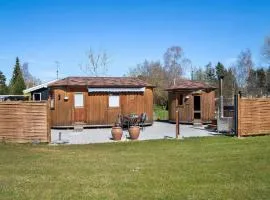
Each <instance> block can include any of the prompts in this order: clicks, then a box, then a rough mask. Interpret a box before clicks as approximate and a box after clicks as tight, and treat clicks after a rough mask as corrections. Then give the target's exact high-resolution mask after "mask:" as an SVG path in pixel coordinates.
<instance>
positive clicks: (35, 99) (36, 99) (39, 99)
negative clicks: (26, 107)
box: [33, 93, 41, 101]
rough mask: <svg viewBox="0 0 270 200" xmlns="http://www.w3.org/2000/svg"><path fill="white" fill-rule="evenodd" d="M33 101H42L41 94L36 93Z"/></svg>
mask: <svg viewBox="0 0 270 200" xmlns="http://www.w3.org/2000/svg"><path fill="white" fill-rule="evenodd" d="M33 100H34V101H41V93H34V94H33Z"/></svg>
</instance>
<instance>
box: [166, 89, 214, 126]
mask: <svg viewBox="0 0 270 200" xmlns="http://www.w3.org/2000/svg"><path fill="white" fill-rule="evenodd" d="M180 94H182V95H183V98H185V96H187V95H189V98H188V99H185V100H184V101H183V102H184V103H183V105H182V106H181V105H180V106H179V105H176V96H179V95H180ZM200 96H201V119H202V122H209V121H211V120H212V119H214V115H215V92H214V91H212V92H209V93H202V94H200ZM177 106H179V112H180V118H179V120H180V122H183V123H192V122H193V120H194V96H193V95H192V94H191V92H184V91H183V92H173V91H170V92H169V98H168V108H169V120H170V121H173V122H175V112H176V107H177Z"/></svg>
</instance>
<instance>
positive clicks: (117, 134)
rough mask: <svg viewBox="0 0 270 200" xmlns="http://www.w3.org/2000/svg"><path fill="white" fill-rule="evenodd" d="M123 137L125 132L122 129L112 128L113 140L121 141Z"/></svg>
mask: <svg viewBox="0 0 270 200" xmlns="http://www.w3.org/2000/svg"><path fill="white" fill-rule="evenodd" d="M122 135H123V130H122V128H121V127H112V137H113V140H121V138H122Z"/></svg>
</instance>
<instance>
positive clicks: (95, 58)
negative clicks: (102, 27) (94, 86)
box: [80, 49, 109, 77]
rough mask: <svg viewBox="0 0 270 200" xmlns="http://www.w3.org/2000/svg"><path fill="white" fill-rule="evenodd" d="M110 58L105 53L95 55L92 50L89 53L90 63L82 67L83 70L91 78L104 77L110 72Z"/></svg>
mask: <svg viewBox="0 0 270 200" xmlns="http://www.w3.org/2000/svg"><path fill="white" fill-rule="evenodd" d="M108 63H109V58H108V55H107V53H106V52H105V51H102V52H98V53H95V52H94V51H93V50H92V49H90V51H89V53H88V63H87V64H86V65H81V66H80V68H81V70H82V71H83V72H84V73H86V74H88V75H91V76H96V77H97V76H104V75H106V74H107V71H108Z"/></svg>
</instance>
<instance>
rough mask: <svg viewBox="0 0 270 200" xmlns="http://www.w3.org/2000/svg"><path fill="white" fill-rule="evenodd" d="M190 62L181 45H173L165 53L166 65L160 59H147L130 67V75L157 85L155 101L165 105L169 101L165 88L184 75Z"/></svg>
mask: <svg viewBox="0 0 270 200" xmlns="http://www.w3.org/2000/svg"><path fill="white" fill-rule="evenodd" d="M190 62H191V61H189V60H188V59H186V58H184V57H183V50H182V48H181V47H178V46H172V47H170V48H168V49H167V51H166V52H165V53H164V65H162V64H161V63H160V62H159V61H148V60H145V61H144V62H143V63H142V64H138V65H137V66H136V67H135V68H132V69H130V70H129V73H128V76H133V77H139V78H141V79H143V80H145V81H147V82H149V83H151V84H153V85H155V86H156V88H155V90H154V103H155V104H158V105H162V106H164V105H166V104H167V101H168V94H167V92H166V91H165V89H166V88H167V87H169V86H170V85H172V84H173V83H174V81H175V80H176V79H180V78H181V77H182V75H183V66H189V65H190Z"/></svg>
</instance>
